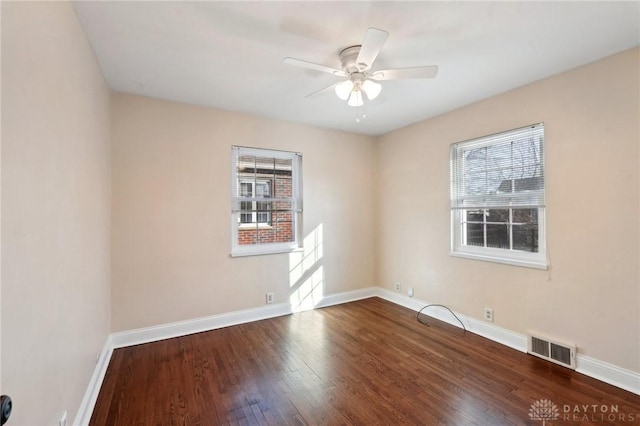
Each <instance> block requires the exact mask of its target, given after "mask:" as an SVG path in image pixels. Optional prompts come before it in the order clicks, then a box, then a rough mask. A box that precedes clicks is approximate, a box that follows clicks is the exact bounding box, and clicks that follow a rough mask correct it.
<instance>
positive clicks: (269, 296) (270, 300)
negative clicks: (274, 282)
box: [267, 292, 273, 304]
mask: <svg viewBox="0 0 640 426" xmlns="http://www.w3.org/2000/svg"><path fill="white" fill-rule="evenodd" d="M269 303H273V293H272V292H269V293H267V304H269Z"/></svg>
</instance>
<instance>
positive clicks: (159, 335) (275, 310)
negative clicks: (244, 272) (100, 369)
mask: <svg viewBox="0 0 640 426" xmlns="http://www.w3.org/2000/svg"><path fill="white" fill-rule="evenodd" d="M376 291H377V288H376V287H367V288H364V289H358V290H353V291H346V292H342V293H335V294H330V295H327V296H325V297H323V298H322V299H321V300H320V301H319V302H318V303H317V304H316V305H315V308H324V307H327V306H331V305H338V304H341V303H347V302H352V301H355V300H360V299H366V298H368V297H373V296H375V295H376ZM296 311H297V310H296ZM293 312H294V308H293V307H292V306H291V304H289V303H278V304H273V305H266V306H261V307H259V308H253V309H245V310H241V311H235V312H229V313H224V314H219V315H211V316H208V317H202V318H195V319H191V320H185V321H178V322H172V323H169V324H162V325H157V326H153V327H145V328H138V329H135V330H129V331H122V332H118V333H113V334H112V335H111V338H112V341H113V345H114V346H113V347H114V348H121V347H125V346H133V345H139V344H141V343H148V342H156V341H158V340H164V339H170V338H172V337H180V336H186V335H188V334H194V333H200V332H203V331H209V330H215V329H218V328H222V327H229V326H232V325H238V324H245V323H248V322H252V321H260V320H263V319H267V318H274V317H279V316H283V315H289V314H291V313H293Z"/></svg>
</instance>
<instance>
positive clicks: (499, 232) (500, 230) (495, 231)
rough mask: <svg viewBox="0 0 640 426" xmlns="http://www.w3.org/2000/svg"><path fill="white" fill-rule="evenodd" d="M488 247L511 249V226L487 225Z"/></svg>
mask: <svg viewBox="0 0 640 426" xmlns="http://www.w3.org/2000/svg"><path fill="white" fill-rule="evenodd" d="M487 247H493V248H501V249H508V248H509V226H508V225H507V224H504V225H487Z"/></svg>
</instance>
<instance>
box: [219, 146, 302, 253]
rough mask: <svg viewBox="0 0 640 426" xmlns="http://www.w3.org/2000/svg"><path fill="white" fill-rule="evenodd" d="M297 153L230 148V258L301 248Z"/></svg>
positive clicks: (299, 162) (300, 204) (299, 166)
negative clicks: (231, 242)
mask: <svg viewBox="0 0 640 426" xmlns="http://www.w3.org/2000/svg"><path fill="white" fill-rule="evenodd" d="M301 167H302V156H301V154H298V153H294V152H287V151H275V150H266V149H258V148H246V147H239V146H234V147H232V164H231V170H232V177H231V185H232V188H231V193H232V209H231V217H232V220H231V228H232V241H233V244H232V249H231V255H232V256H246V255H255V254H268V253H280V252H287V251H291V250H293V249H296V248H298V247H299V235H300V226H301V223H302V221H301V215H302V181H301V176H302V174H301Z"/></svg>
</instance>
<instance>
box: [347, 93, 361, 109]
mask: <svg viewBox="0 0 640 426" xmlns="http://www.w3.org/2000/svg"><path fill="white" fill-rule="evenodd" d="M347 105H349V106H352V107H359V106H362V105H364V102H363V101H362V91H360V89H356V90H353V91H352V92H351V95H350V96H349V101H348V102H347Z"/></svg>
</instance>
